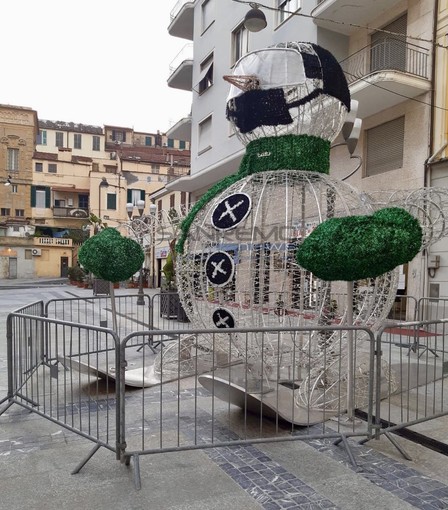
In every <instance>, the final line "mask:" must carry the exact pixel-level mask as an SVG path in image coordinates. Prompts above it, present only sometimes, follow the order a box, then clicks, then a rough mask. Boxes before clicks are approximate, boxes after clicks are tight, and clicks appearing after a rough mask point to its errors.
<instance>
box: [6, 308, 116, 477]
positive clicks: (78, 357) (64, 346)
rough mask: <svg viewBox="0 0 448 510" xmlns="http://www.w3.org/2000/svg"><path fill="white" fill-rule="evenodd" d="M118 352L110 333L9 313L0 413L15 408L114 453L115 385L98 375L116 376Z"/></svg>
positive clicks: (114, 339) (114, 337) (98, 329)
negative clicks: (105, 371) (108, 369)
mask: <svg viewBox="0 0 448 510" xmlns="http://www.w3.org/2000/svg"><path fill="white" fill-rule="evenodd" d="M118 352H119V339H118V337H117V336H116V335H115V334H114V333H113V332H112V331H110V330H107V329H104V328H98V327H94V326H84V325H80V324H75V323H72V322H67V321H59V320H55V319H47V318H45V317H39V316H31V315H25V314H24V313H23V309H22V310H21V312H20V313H11V314H9V315H8V319H7V358H8V395H7V397H6V398H5V399H3V400H2V401H0V404H2V403H4V402H6V401H7V405H6V407H5V408H4V409H2V410H1V413H0V414H2V413H3V412H5V411H6V409H8V408H9V407H10V406H11V405H12V404H14V403H16V404H18V405H20V406H21V407H23V408H25V409H27V410H29V411H32V412H34V413H37V414H39V415H40V416H43V417H45V418H47V419H48V420H50V421H52V422H54V423H57V424H59V425H61V426H63V427H65V428H67V429H68V430H70V431H72V432H75V433H76V434H78V435H81V436H83V437H85V438H86V439H90V440H91V441H93V442H95V443H96V445H97V446H96V447H95V450H96V449H98V448H99V447H100V446H104V447H106V448H108V449H109V450H112V451H117V450H116V444H115V443H116V432H117V430H118V428H119V427H118V426H117V422H116V411H115V409H116V407H117V406H119V402H118V401H117V400H118V399H119V398H120V392H119V385H120V381H119V380H117V381H116V383H115V385H114V384H113V381H112V380H111V379H109V378H107V377H105V378H104V380H103V381H102V380H101V379H99V375H101V374H100V372H99V370H102V369H103V366H110V367H111V370H112V372H113V371H116V370H117V367H116V363H118V362H119V357H118V356H117V353H118ZM117 371H118V370H117ZM117 454H118V452H117ZM83 464H84V463H83ZM83 464H82V465H83ZM81 467H82V466H81ZM79 469H80V468H79Z"/></svg>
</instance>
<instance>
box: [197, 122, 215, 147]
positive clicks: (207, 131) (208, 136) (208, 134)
mask: <svg viewBox="0 0 448 510" xmlns="http://www.w3.org/2000/svg"><path fill="white" fill-rule="evenodd" d="M198 128H199V145H198V153H199V154H201V153H202V152H205V151H206V150H208V149H210V148H211V146H212V145H211V142H212V116H211V115H210V117H207V118H206V119H204V120H203V121H202V122H200V123H199V126H198Z"/></svg>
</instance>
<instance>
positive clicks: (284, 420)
mask: <svg viewBox="0 0 448 510" xmlns="http://www.w3.org/2000/svg"><path fill="white" fill-rule="evenodd" d="M164 299H165V297H163V294H157V295H155V296H154V297H153V298H152V299H150V298H149V297H148V296H146V297H145V305H137V301H136V300H137V296H136V295H130V296H128V295H125V296H116V311H117V314H118V317H119V320H118V321H117V332H113V331H112V330H111V329H109V328H107V327H102V326H106V325H109V324H112V321H111V310H112V308H111V303H110V298H109V297H89V298H78V299H64V300H51V301H49V302H48V303H46V305H45V306H44V304H43V303H42V302H36V303H32V304H30V305H28V306H26V307H23V308H21V309H20V310H17V311H16V312H14V313H11V314H10V315H9V316H8V320H7V343H8V344H7V347H8V394H7V397H6V398H4V399H3V400H2V401H0V405H1V404H4V403H6V405H5V406H4V407H3V409H0V414H2V413H3V412H4V411H5V410H6V409H8V408H9V407H10V406H11V405H12V404H14V403H17V404H19V405H20V406H22V407H24V408H25V409H27V410H30V411H33V412H35V413H37V414H39V415H40V416H42V417H45V418H47V419H49V420H51V421H53V422H55V423H58V424H59V425H61V426H64V427H66V428H67V429H69V430H71V431H72V432H75V433H77V434H79V435H81V436H83V437H84V438H86V439H89V440H91V441H93V442H94V443H95V446H94V448H93V450H92V451H91V453H90V454H89V455H88V456H87V458H85V459H84V460H83V461H82V462H81V463H80V464H79V465H78V466H77V468H76V469H75V472H78V471H79V470H80V469H81V468H82V466H83V465H84V464H85V463H86V462H87V461H88V460H89V459H90V458H91V456H92V455H93V454H94V453H95V452H96V451H97V450H98V449H99V448H100V447H101V446H104V447H106V448H107V449H109V450H111V451H113V452H115V456H116V458H117V459H119V460H121V461H122V462H123V463H124V464H126V465H129V464H130V462H131V460H132V461H133V465H134V474H135V484H136V486H137V487H139V486H140V468H139V458H140V456H141V455H146V454H151V453H156V452H169V451H181V450H193V449H202V448H211V447H218V446H228V445H238V444H254V443H259V442H277V441H296V440H310V439H317V438H333V439H334V442H335V443H336V444H337V443H341V442H342V443H343V444H344V446H345V447H346V450H347V453H348V456H349V458H350V460H351V461H352V463H353V464H355V465H356V461H355V459H354V457H353V455H352V453H351V451H350V447H349V443H348V441H347V438H348V437H351V436H353V437H363V438H365V439H363V441H368V440H370V439H372V438H373V437H379V436H380V435H381V434H383V433H384V434H386V435H387V437H389V438H390V439H391V441H393V442H394V439H393V438H392V436H391V435H390V433H391V432H394V431H396V430H398V429H403V428H406V427H413V426H416V425H417V426H419V427H423V425H422V424H425V423H427V422H429V421H430V420H433V419H437V418H439V417H441V416H445V415H446V404H445V403H444V399H445V395H446V393H447V392H446V391H445V376H446V368H445V365H446V360H445V357H446V354H445V328H446V327H447V326H446V324H448V320H447V321H445V320H440V321H421V322H415V321H414V322H392V320H388V321H387V323H386V324H385V326H384V327H383V328H382V329H381V330H380V331H379V333H378V334H377V335H376V337H375V336H374V333H373V332H372V331H371V330H369V329H368V328H363V327H344V326H321V327H314V328H310V327H306V328H305V327H304V328H299V327H297V328H291V327H290V328H261V329H254V328H251V329H232V330H231V331H229V330H223V329H212V330H197V329H192V327H191V325H190V324H189V323H187V322H179V320H178V316H177V315H176V316H174V314H173V318H174V319H175V320H173V318H170V316H169V314H167V313H166V310H167V308H166V306H167V303H166V302H163V300H164ZM399 303H400V307H401V306H403V308H404V309H405V313H406V315H408V316H409V314H411V315H412V314H413V313H415V314H416V315H418V314H419V313H421V310H422V309H424V306H426V302H425V301H423V300H420V301H419V302H417V301H416V300H415V299H414V298H412V297H410V296H401V297H400V301H399ZM440 303H442V301H440ZM396 313H397V314H398V316H400V317H401V316H402V315H403V310H402V309H400V310H399V311H398V312H397V311H396ZM44 315H45V316H44ZM140 324H141V325H143V326H146V324H148V325H149V327H147V328H146V327H143V328H142V329H141V330H140V331H135V329H136V325H140ZM130 387H134V391H128V389H129V388H130ZM360 415H362V416H363V417H364V418H365V420H364V421H362V422H359V420H357V419H354V418H355V417H356V416H360ZM263 417H267V418H269V419H263ZM422 430H423V429H422ZM394 444H395V442H394ZM397 447H398V448H400V446H399V445H397ZM400 451H401V452H402V453H403V455H405V456H406V455H407V454H406V452H404V450H403V449H400Z"/></svg>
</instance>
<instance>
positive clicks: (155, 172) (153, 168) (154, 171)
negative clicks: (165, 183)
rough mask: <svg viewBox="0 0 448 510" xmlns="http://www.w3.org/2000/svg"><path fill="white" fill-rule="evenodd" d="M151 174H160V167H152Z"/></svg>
mask: <svg viewBox="0 0 448 510" xmlns="http://www.w3.org/2000/svg"><path fill="white" fill-rule="evenodd" d="M151 172H152V173H153V174H158V173H159V172H160V165H151Z"/></svg>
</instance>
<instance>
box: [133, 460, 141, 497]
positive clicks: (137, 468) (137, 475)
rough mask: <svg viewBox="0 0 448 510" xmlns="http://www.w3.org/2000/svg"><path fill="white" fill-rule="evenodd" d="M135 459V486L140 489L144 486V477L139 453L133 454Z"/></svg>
mask: <svg viewBox="0 0 448 510" xmlns="http://www.w3.org/2000/svg"><path fill="white" fill-rule="evenodd" d="M132 460H133V461H134V486H135V488H136V489H137V490H138V491H139V490H140V489H141V488H142V479H141V477H140V457H139V455H138V454H135V455H133V456H132Z"/></svg>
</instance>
